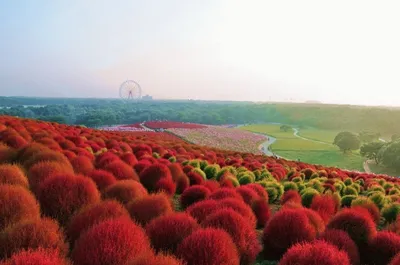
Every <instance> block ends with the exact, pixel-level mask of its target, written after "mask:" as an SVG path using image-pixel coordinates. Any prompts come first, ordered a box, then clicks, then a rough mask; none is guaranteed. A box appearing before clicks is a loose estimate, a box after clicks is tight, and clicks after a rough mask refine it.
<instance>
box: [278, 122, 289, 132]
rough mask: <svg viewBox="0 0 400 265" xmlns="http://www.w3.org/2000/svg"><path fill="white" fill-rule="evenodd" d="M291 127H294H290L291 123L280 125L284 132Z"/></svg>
mask: <svg viewBox="0 0 400 265" xmlns="http://www.w3.org/2000/svg"><path fill="white" fill-rule="evenodd" d="M291 129H292V127H290V126H289V125H285V124H284V125H282V126H281V127H280V130H281V131H284V132H287V131H289V130H291Z"/></svg>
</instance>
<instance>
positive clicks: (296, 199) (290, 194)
mask: <svg viewBox="0 0 400 265" xmlns="http://www.w3.org/2000/svg"><path fill="white" fill-rule="evenodd" d="M287 202H291V203H296V204H297V203H298V204H301V196H300V194H299V193H298V192H297V191H295V190H288V191H286V192H285V193H284V194H283V196H282V198H281V205H284V204H285V203H287Z"/></svg>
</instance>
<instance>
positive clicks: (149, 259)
mask: <svg viewBox="0 0 400 265" xmlns="http://www.w3.org/2000/svg"><path fill="white" fill-rule="evenodd" d="M128 265H183V263H182V262H181V261H180V260H178V259H177V258H176V257H174V256H168V255H164V254H159V255H153V254H149V255H144V256H140V257H138V258H135V259H134V260H132V261H131V262H129V263H128Z"/></svg>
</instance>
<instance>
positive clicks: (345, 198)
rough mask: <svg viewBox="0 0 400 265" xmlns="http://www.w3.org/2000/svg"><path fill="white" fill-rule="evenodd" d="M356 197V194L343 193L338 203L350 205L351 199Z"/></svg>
mask: <svg viewBox="0 0 400 265" xmlns="http://www.w3.org/2000/svg"><path fill="white" fill-rule="evenodd" d="M356 198H357V196H356V195H345V196H343V197H342V199H341V201H340V203H341V205H342V206H343V207H350V206H351V203H352V202H353V200H355V199H356Z"/></svg>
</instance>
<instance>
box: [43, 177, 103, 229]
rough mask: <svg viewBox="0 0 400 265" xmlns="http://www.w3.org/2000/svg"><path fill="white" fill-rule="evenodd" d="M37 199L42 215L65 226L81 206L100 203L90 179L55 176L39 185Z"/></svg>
mask: <svg viewBox="0 0 400 265" xmlns="http://www.w3.org/2000/svg"><path fill="white" fill-rule="evenodd" d="M38 199H39V202H40V205H41V206H42V208H43V213H44V214H46V215H47V216H51V217H53V218H55V219H57V220H58V221H59V222H60V223H61V224H65V223H66V222H67V221H68V219H69V218H70V217H71V216H72V214H74V213H75V212H76V211H77V210H79V209H80V208H82V207H83V206H85V205H87V204H91V203H96V202H98V201H100V194H99V191H98V190H97V188H96V184H95V183H94V182H93V181H92V180H91V179H90V178H87V177H84V176H80V175H76V176H75V175H55V176H52V177H49V178H48V179H46V180H45V181H44V182H43V183H42V184H41V185H40V187H39V193H38Z"/></svg>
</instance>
